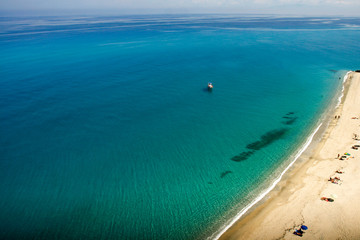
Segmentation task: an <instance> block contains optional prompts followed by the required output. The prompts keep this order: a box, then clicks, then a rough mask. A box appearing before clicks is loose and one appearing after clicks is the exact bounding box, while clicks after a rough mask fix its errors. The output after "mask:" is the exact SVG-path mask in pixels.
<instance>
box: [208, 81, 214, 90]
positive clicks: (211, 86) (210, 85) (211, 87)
mask: <svg viewBox="0 0 360 240" xmlns="http://www.w3.org/2000/svg"><path fill="white" fill-rule="evenodd" d="M212 89H213V85H212V83H211V82H209V83H208V90H212Z"/></svg>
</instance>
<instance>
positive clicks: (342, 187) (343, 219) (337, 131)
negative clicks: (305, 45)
mask: <svg viewBox="0 0 360 240" xmlns="http://www.w3.org/2000/svg"><path fill="white" fill-rule="evenodd" d="M344 85H345V88H344V96H343V98H342V101H341V103H340V105H339V106H338V107H337V108H336V109H334V113H333V115H332V120H331V121H330V123H329V125H328V126H327V128H326V130H325V132H324V134H323V135H322V137H321V140H320V141H319V143H317V144H316V145H315V147H314V148H313V149H311V152H310V153H309V154H308V156H306V159H303V161H302V163H300V164H298V165H297V166H296V167H294V168H293V169H292V170H291V171H290V172H289V173H287V176H286V177H285V179H284V180H282V181H281V182H280V183H279V184H278V186H277V187H276V189H275V190H273V191H272V192H271V193H270V194H269V195H268V197H267V199H266V200H265V201H264V203H262V204H260V205H259V206H257V207H256V208H255V209H254V210H252V211H251V213H249V214H248V215H246V216H245V217H243V218H242V219H240V221H238V222H237V223H235V224H234V225H233V226H232V227H231V228H230V229H229V230H228V231H227V232H225V233H224V234H223V235H222V236H221V238H220V239H300V237H299V236H296V235H294V234H293V232H294V230H295V229H299V227H300V226H301V225H302V224H304V225H306V226H307V227H308V230H306V231H304V234H303V236H302V238H303V239H360V198H359V196H360V184H359V183H358V181H359V179H360V154H359V152H360V148H359V150H357V149H354V148H352V147H353V146H354V145H360V141H359V140H360V137H359V135H360V119H359V118H360V73H355V72H351V73H350V74H349V76H348V78H347V81H346V82H345V84H344ZM335 116H336V118H335ZM338 116H340V117H338ZM355 134H357V138H359V140H356V139H355ZM345 153H346V154H345ZM338 154H340V157H341V156H344V157H343V160H340V159H339V158H338ZM336 171H339V172H340V173H337V172H336ZM330 178H333V182H331V181H329V180H330ZM322 197H327V198H332V199H333V200H334V201H333V202H328V201H324V200H321V198H322Z"/></svg>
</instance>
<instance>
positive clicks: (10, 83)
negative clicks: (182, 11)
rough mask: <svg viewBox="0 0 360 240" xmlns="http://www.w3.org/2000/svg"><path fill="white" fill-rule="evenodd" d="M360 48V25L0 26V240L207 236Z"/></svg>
mask: <svg viewBox="0 0 360 240" xmlns="http://www.w3.org/2000/svg"><path fill="white" fill-rule="evenodd" d="M359 46H360V19H359V18H285V17H274V16H260V17H256V16H220V15H214V16H210V15H182V16H180V15H174V16H160V15H159V16H119V17H23V18H19V17H17V18H15V17H0V123H1V124H0V178H1V181H0V194H1V198H0V212H1V214H0V238H1V239H196V238H199V239H201V238H206V237H208V236H210V235H211V234H212V233H214V232H215V231H217V230H218V229H219V228H220V227H221V226H222V225H223V224H224V223H225V222H226V220H228V219H229V218H231V217H233V216H234V215H235V214H236V212H238V211H239V210H240V209H241V208H242V207H244V206H245V205H246V204H248V203H249V201H250V200H251V199H253V198H254V197H255V196H256V194H258V193H259V191H260V190H261V189H259V186H262V187H264V186H265V185H262V183H264V182H265V181H269V180H271V179H273V178H274V177H275V176H277V174H278V171H279V169H278V168H279V166H280V165H281V163H283V162H284V161H287V160H288V159H289V156H290V155H291V154H293V153H294V151H295V150H296V149H297V148H298V147H299V145H300V144H301V143H302V142H303V141H304V140H305V139H306V137H307V136H308V135H309V134H310V133H311V131H312V129H313V128H314V127H315V126H316V123H317V121H318V119H319V116H320V115H321V114H322V113H323V112H324V110H325V108H326V107H327V106H328V104H329V103H330V102H331V99H332V98H333V96H334V95H335V93H336V92H337V91H339V89H340V85H341V82H342V79H339V78H342V77H343V76H344V74H345V73H346V71H348V70H354V69H358V68H360V58H359V56H360V49H359ZM208 82H213V84H214V89H213V91H212V92H209V91H207V90H206V86H207V83H208Z"/></svg>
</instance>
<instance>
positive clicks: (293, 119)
mask: <svg viewBox="0 0 360 240" xmlns="http://www.w3.org/2000/svg"><path fill="white" fill-rule="evenodd" d="M296 119H297V117H294V118H290V119H289V120H287V121H284V122H282V123H283V124H286V125H291V124H293V123H294V122H295V121H296Z"/></svg>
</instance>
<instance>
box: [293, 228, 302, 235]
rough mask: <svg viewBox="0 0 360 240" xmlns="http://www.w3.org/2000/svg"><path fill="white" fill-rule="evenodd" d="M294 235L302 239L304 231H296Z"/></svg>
mask: <svg viewBox="0 0 360 240" xmlns="http://www.w3.org/2000/svg"><path fill="white" fill-rule="evenodd" d="M294 234H295V235H297V236H300V237H302V235H303V234H304V231H303V230H302V229H301V228H300V229H295V231H294Z"/></svg>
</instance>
